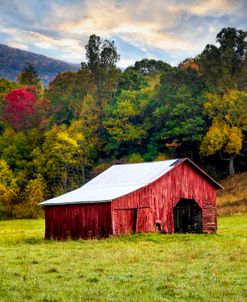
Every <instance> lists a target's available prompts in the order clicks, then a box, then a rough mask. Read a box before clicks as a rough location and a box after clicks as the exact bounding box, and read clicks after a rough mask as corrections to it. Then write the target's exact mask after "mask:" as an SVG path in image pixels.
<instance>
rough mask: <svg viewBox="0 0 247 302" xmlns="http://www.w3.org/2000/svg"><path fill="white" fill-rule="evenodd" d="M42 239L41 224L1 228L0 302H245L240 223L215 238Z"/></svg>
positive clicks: (234, 220) (244, 232)
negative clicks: (58, 240)
mask: <svg viewBox="0 0 247 302" xmlns="http://www.w3.org/2000/svg"><path fill="white" fill-rule="evenodd" d="M43 235H44V221H43V220H15V221H1V222H0V272H1V273H0V301H11V302H12V301H15V302H21V301H43V302H44V301H47V302H48V301H59V302H60V301H179V302H182V301H197V302H198V301H200V302H203V301H207V302H214V301H221V302H222V301H229V302H235V301H237V302H246V301H247V216H246V215H241V216H232V217H221V218H219V231H218V234H217V235H202V234H198V235H193V234H186V235H165V234H143V235H132V236H126V237H115V238H109V239H107V240H101V241H96V240H91V241H68V242H56V241H45V240H43Z"/></svg>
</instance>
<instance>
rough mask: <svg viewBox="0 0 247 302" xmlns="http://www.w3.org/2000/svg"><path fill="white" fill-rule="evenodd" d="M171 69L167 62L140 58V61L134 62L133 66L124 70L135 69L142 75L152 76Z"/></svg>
mask: <svg viewBox="0 0 247 302" xmlns="http://www.w3.org/2000/svg"><path fill="white" fill-rule="evenodd" d="M171 69H172V67H171V66H170V65H169V64H167V63H165V62H163V61H161V60H154V59H142V60H140V61H137V62H135V64H134V66H130V67H128V68H127V69H126V71H129V70H135V71H138V72H139V73H141V74H142V75H150V76H152V75H157V74H161V73H165V72H167V71H171Z"/></svg>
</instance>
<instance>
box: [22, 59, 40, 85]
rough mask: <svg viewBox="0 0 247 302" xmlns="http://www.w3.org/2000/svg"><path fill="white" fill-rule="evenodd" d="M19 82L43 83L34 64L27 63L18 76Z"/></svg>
mask: <svg viewBox="0 0 247 302" xmlns="http://www.w3.org/2000/svg"><path fill="white" fill-rule="evenodd" d="M17 82H18V83H20V84H21V85H35V86H37V85H39V86H40V85H41V81H40V78H39V75H38V73H37V71H36V69H35V66H34V64H32V63H26V64H25V66H24V68H23V69H22V71H21V72H20V74H19V75H18V77H17Z"/></svg>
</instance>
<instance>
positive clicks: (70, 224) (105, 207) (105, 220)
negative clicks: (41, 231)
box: [45, 203, 112, 239]
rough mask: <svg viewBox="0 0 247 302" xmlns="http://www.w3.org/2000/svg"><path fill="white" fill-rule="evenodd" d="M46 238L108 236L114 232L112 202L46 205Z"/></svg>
mask: <svg viewBox="0 0 247 302" xmlns="http://www.w3.org/2000/svg"><path fill="white" fill-rule="evenodd" d="M45 224H46V230H45V238H46V239H68V238H72V239H79V238H94V237H107V236H109V235H110V234H112V219H111V203H98V204H78V205H60V206H47V207H45Z"/></svg>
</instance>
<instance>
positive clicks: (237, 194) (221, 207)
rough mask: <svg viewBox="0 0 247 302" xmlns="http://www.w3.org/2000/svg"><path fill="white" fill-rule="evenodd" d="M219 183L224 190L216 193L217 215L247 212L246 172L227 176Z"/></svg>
mask: <svg viewBox="0 0 247 302" xmlns="http://www.w3.org/2000/svg"><path fill="white" fill-rule="evenodd" d="M221 184H222V185H223V187H224V190H221V191H219V192H218V194H217V206H218V214H219V215H221V216H222V215H231V214H237V213H246V212H247V172H244V173H241V174H237V175H235V176H229V177H227V178H225V179H224V180H223V181H222V182H221Z"/></svg>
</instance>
